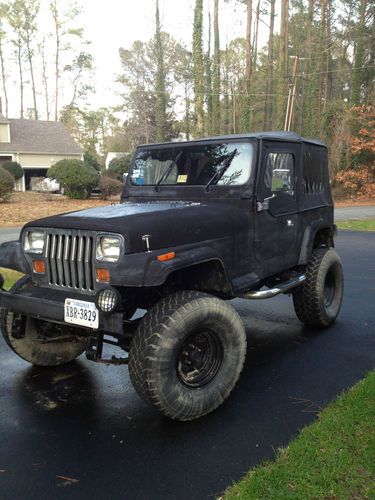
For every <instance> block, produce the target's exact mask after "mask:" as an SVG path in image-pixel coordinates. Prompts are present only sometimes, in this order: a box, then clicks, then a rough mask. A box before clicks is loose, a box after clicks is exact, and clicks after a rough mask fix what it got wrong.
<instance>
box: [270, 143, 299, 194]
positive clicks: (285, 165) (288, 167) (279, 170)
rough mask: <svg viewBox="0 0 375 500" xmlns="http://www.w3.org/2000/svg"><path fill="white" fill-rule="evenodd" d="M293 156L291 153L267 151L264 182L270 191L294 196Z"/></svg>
mask: <svg viewBox="0 0 375 500" xmlns="http://www.w3.org/2000/svg"><path fill="white" fill-rule="evenodd" d="M294 177H295V174H294V156H293V155H292V154H291V153H283V152H274V153H268V155H267V159H266V171H265V178H264V183H265V186H266V188H267V189H268V190H269V191H271V192H272V193H275V194H276V193H284V194H287V195H289V196H294V184H295V182H294Z"/></svg>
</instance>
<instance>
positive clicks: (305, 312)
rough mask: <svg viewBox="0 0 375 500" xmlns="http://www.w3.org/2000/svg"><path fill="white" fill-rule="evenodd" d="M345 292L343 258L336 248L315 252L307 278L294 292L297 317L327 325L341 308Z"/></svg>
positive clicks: (311, 322)
mask: <svg viewBox="0 0 375 500" xmlns="http://www.w3.org/2000/svg"><path fill="white" fill-rule="evenodd" d="M343 291H344V277H343V272H342V266H341V259H340V257H339V256H338V255H337V253H336V252H335V250H333V249H332V248H318V249H316V250H314V251H313V254H312V257H311V260H310V262H309V264H308V266H307V268H306V281H305V282H304V283H303V284H302V285H301V286H299V287H298V288H296V289H295V291H294V292H293V304H294V309H295V311H296V314H297V317H298V319H299V320H300V321H302V322H303V323H305V324H306V325H309V326H317V327H327V326H329V325H331V324H332V323H334V321H335V320H336V317H337V315H338V313H339V311H340V307H341V302H342V297H343Z"/></svg>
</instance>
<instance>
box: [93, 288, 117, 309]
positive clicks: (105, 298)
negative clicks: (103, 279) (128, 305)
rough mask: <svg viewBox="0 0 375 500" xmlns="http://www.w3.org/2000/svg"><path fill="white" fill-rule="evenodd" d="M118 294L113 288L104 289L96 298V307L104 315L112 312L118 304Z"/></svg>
mask: <svg viewBox="0 0 375 500" xmlns="http://www.w3.org/2000/svg"><path fill="white" fill-rule="evenodd" d="M120 299H121V297H120V294H119V292H118V291H117V290H116V289H115V288H105V289H104V290H101V291H100V292H99V293H98V295H97V296H96V305H97V306H98V308H99V309H100V310H101V311H102V312H104V313H110V312H112V311H114V310H115V309H116V307H117V305H118V304H119V302H120Z"/></svg>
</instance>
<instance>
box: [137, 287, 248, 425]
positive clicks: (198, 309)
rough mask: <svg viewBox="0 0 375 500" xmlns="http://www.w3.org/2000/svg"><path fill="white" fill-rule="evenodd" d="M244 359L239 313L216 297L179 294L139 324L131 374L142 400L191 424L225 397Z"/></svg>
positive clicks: (175, 418)
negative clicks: (191, 421)
mask: <svg viewBox="0 0 375 500" xmlns="http://www.w3.org/2000/svg"><path fill="white" fill-rule="evenodd" d="M245 355H246V335H245V329H244V326H243V323H242V321H241V318H240V317H239V315H238V314H237V312H236V311H235V310H234V309H233V308H232V307H231V306H230V305H229V304H227V303H225V302H224V301H222V300H220V299H218V298H216V297H214V296H211V295H208V294H206V293H202V292H198V291H182V292H177V293H174V294H172V295H169V296H168V297H165V298H163V299H162V300H160V302H158V303H157V304H156V305H154V306H153V307H152V308H151V309H150V310H149V312H148V313H147V314H146V316H145V317H144V318H143V319H142V321H141V323H140V325H139V327H138V330H137V332H136V334H135V336H134V338H133V340H132V344H131V346H130V354H129V371H130V377H131V380H132V382H133V385H134V387H135V389H136V391H137V392H138V394H139V395H140V396H141V398H142V399H144V400H145V401H146V402H148V403H150V404H152V405H154V406H155V407H156V408H157V409H158V410H159V411H161V412H162V413H163V414H164V415H166V416H167V417H170V418H172V419H174V420H193V419H195V418H198V417H201V416H203V415H205V414H207V413H209V412H211V411H213V410H214V409H215V408H217V407H218V406H219V405H221V404H222V403H223V401H224V400H225V399H226V398H227V397H228V396H229V394H230V393H231V391H232V390H233V388H234V387H235V385H236V382H237V380H238V378H239V376H240V373H241V370H242V367H243V364H244V360H245Z"/></svg>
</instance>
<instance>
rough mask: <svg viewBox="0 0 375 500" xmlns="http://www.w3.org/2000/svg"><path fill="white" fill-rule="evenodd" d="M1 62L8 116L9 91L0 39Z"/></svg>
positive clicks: (6, 113)
mask: <svg viewBox="0 0 375 500" xmlns="http://www.w3.org/2000/svg"><path fill="white" fill-rule="evenodd" d="M0 62H1V79H2V81H3V93H4V99H5V116H6V117H8V92H7V85H6V80H7V77H6V73H5V64H4V54H3V46H2V41H1V39H0Z"/></svg>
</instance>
